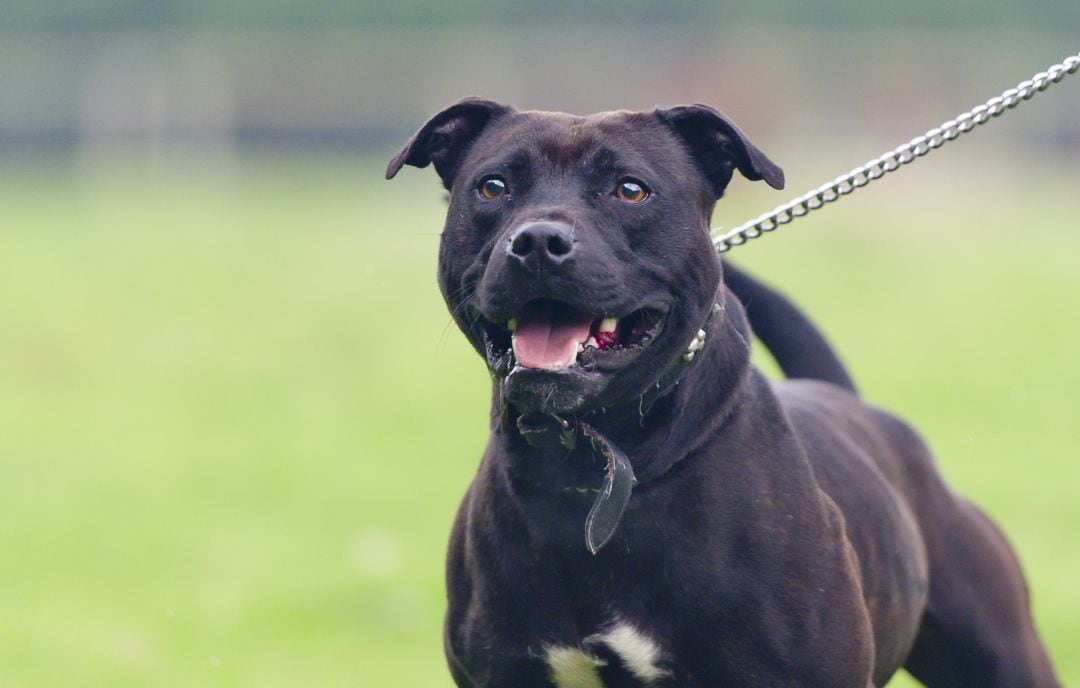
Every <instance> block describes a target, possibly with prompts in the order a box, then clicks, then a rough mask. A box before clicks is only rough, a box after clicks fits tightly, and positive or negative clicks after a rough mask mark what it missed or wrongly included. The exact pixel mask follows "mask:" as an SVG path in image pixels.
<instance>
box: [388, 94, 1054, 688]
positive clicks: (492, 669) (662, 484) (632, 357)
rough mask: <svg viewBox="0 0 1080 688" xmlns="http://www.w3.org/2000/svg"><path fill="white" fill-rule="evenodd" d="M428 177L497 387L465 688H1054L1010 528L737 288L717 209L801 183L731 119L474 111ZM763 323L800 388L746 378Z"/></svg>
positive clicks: (424, 135) (468, 517)
mask: <svg viewBox="0 0 1080 688" xmlns="http://www.w3.org/2000/svg"><path fill="white" fill-rule="evenodd" d="M429 163H433V164H434V166H435V170H436V171H437V172H438V174H439V176H440V177H441V178H442V181H443V184H444V186H445V187H446V188H447V189H448V190H449V191H450V208H449V213H448V215H447V220H446V226H445V229H444V232H443V235H442V244H441V251H440V259H439V285H440V287H441V289H442V292H443V295H444V297H445V299H446V303H447V305H448V306H449V308H450V311H451V313H452V314H453V317H454V319H455V321H456V322H457V324H458V325H459V327H460V328H461V330H462V331H463V332H464V333H465V335H466V336H467V337H468V339H469V341H470V342H471V343H472V345H473V346H474V347H475V348H476V350H477V351H478V352H480V353H481V355H483V356H484V357H485V359H486V360H487V363H488V366H489V369H490V371H491V374H492V377H493V380H494V383H495V384H494V395H493V397H494V399H493V410H492V435H491V439H490V441H489V443H488V447H487V450H486V452H485V454H484V458H483V461H482V463H481V465H480V469H479V472H478V473H477V476H476V478H475V480H474V481H473V483H472V486H471V487H470V488H469V491H468V493H467V494H466V496H465V499H464V502H463V503H462V506H461V510H460V512H459V514H458V518H457V521H456V523H455V525H454V529H453V534H452V536H451V542H450V552H449V562H448V571H447V587H448V594H449V609H448V611H447V616H446V632H445V644H446V654H447V657H448V659H449V665H450V671H451V673H452V674H453V676H454V680H455V681H456V682H457V684H458V685H459V686H474V687H480V686H485V687H486V686H495V687H500V688H503V687H505V688H526V687H531V686H548V687H550V686H556V687H558V688H596V687H601V686H606V687H608V688H611V687H617V686H708V687H716V686H747V687H753V688H763V687H770V686H818V687H820V688H868V687H869V686H883V685H884V684H885V683H886V682H887V681H888V680H889V677H890V676H892V674H893V673H894V672H895V671H896V670H897V669H899V668H900V667H905V668H907V669H908V670H909V671H910V672H911V673H912V674H913V675H914V676H915V677H916V678H918V679H920V680H921V681H923V682H924V683H925V684H926V685H928V686H963V687H965V688H983V687H990V686H1001V687H1005V686H1008V687H1021V686H1023V687H1038V688H1043V687H1048V686H1056V685H1058V684H1057V681H1056V679H1055V677H1054V672H1053V669H1052V668H1051V666H1050V663H1049V660H1048V659H1047V656H1046V653H1045V652H1044V650H1043V648H1042V646H1041V645H1040V642H1039V640H1038V638H1037V636H1036V633H1035V630H1034V628H1033V626H1032V622H1031V619H1030V615H1029V612H1028V596H1027V590H1026V588H1025V584H1024V581H1023V578H1022V576H1021V573H1020V569H1019V566H1018V564H1017V561H1016V559H1015V557H1014V556H1013V554H1012V552H1011V551H1010V550H1009V547H1008V545H1007V544H1006V542H1005V540H1004V539H1003V538H1002V536H1001V535H1000V534H999V533H998V532H997V530H996V529H995V528H994V526H993V525H992V524H991V523H990V522H989V521H988V520H987V519H986V518H985V517H984V516H983V515H982V514H981V513H980V512H979V511H978V510H976V509H975V508H974V507H973V506H972V505H971V504H969V503H967V502H965V501H963V500H962V499H960V498H958V497H957V496H955V495H954V494H953V493H952V492H950V491H949V489H948V488H947V487H946V486H945V485H944V484H943V482H942V480H941V478H940V476H939V475H938V473H937V472H936V470H935V468H934V465H933V462H932V460H931V457H930V454H929V452H928V450H927V449H926V447H925V445H924V444H923V442H922V440H921V439H920V438H919V436H918V435H917V434H916V433H915V432H914V431H913V430H911V429H910V428H909V427H908V426H907V425H905V424H904V423H903V422H901V421H899V420H897V419H896V418H894V417H893V416H891V415H889V414H887V413H885V412H883V411H881V410H879V409H876V408H873V407H871V406H868V405H866V404H864V403H863V402H861V401H860V400H859V398H858V397H857V395H856V394H855V390H854V387H853V385H852V384H851V381H850V379H849V378H848V376H847V373H846V372H844V369H843V367H842V365H841V364H840V363H839V361H837V360H836V357H835V356H834V354H833V353H832V352H831V350H830V349H829V348H828V345H827V344H826V343H825V342H824V340H823V339H822V338H821V336H820V335H819V334H818V333H817V332H816V331H815V330H814V329H813V327H812V326H811V325H810V323H809V322H808V321H807V320H806V319H805V318H803V317H802V316H801V315H800V314H799V312H798V311H797V310H795V309H794V307H792V306H791V305H790V304H789V303H788V302H787V301H786V300H784V299H783V298H782V297H780V296H779V295H778V294H775V293H774V292H772V291H770V290H768V289H767V288H765V287H763V286H761V285H760V284H758V283H756V282H755V281H753V280H751V279H750V278H749V277H747V276H746V275H743V274H740V273H738V272H735V271H733V270H732V268H731V267H730V266H727V265H725V266H724V269H723V272H724V277H725V279H724V280H722V278H721V277H722V276H721V272H722V270H721V264H720V261H719V260H718V259H717V256H716V254H715V252H714V251H713V249H712V246H711V244H710V240H709V220H710V216H711V213H712V209H713V206H714V204H715V202H716V200H717V199H718V198H720V196H721V195H722V194H723V191H724V188H725V187H726V186H727V184H728V182H729V181H730V179H731V176H732V174H733V172H734V171H735V170H738V171H739V172H740V173H742V174H743V175H744V176H746V177H747V178H749V179H753V180H759V179H763V180H765V181H766V182H767V183H769V184H770V185H771V186H773V187H776V188H780V187H782V186H783V173H782V171H781V170H780V168H778V167H777V166H776V165H774V164H773V163H772V162H771V161H770V160H769V159H768V158H766V157H765V155H764V154H762V153H761V151H759V150H758V149H757V148H756V147H755V146H754V145H753V144H751V143H750V141H749V140H748V139H747V138H746V136H745V135H743V134H742V132H740V131H739V130H738V129H737V128H736V127H735V126H734V125H732V124H731V123H730V122H729V121H728V120H726V119H725V118H724V117H723V116H722V115H721V114H720V113H719V112H717V111H715V110H713V109H711V108H709V107H706V106H702V105H695V106H688V107H675V108H670V109H658V110H655V111H653V112H611V113H604V114H599V115H593V116H590V117H574V116H570V115H565V114H557V113H545V112H518V111H516V110H514V109H513V108H510V107H507V106H504V105H499V104H496V103H493V102H490V101H485V100H478V99H466V100H463V101H461V102H459V103H457V104H456V105H453V106H451V107H450V108H448V109H446V110H444V111H443V112H440V113H439V114H437V115H435V117H433V118H432V119H431V120H430V121H429V122H428V123H427V124H425V125H424V126H423V128H421V129H420V131H419V132H417V134H416V135H415V136H414V137H413V138H412V140H410V141H409V142H408V143H407V144H406V145H405V147H404V148H403V150H402V151H401V152H400V153H399V154H398V155H397V156H396V157H395V158H394V159H393V160H392V161H391V162H390V166H389V168H388V170H387V178H390V177H393V176H394V175H395V174H396V173H397V172H398V171H399V170H400V169H401V167H402V166H403V165H406V164H408V165H414V166H417V167H424V166H426V165H428V164H429ZM725 283H726V286H725ZM740 301H741V302H740ZM743 304H745V305H746V307H747V308H748V310H749V316H750V322H751V323H753V325H754V327H755V331H757V332H758V334H759V335H760V336H761V338H762V340H763V341H764V342H765V344H766V345H767V346H768V347H769V348H770V350H772V351H773V352H774V354H775V355H776V356H777V358H778V360H779V361H780V363H781V366H782V367H783V368H784V370H785V373H787V375H788V377H789V378H802V379H788V380H786V381H783V382H779V383H770V382H768V381H767V380H765V379H764V378H763V377H762V376H761V375H760V374H759V373H758V372H757V371H756V370H755V369H753V368H752V367H751V366H750V363H749V355H750V352H749V348H750V344H749V342H750V324H749V323H748V321H747V311H746V310H744V305H743ZM631 489H632V493H631ZM631 494H632V496H631Z"/></svg>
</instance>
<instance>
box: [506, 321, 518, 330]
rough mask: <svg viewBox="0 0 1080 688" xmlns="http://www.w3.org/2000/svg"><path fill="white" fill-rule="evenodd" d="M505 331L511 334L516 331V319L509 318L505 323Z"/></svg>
mask: <svg viewBox="0 0 1080 688" xmlns="http://www.w3.org/2000/svg"><path fill="white" fill-rule="evenodd" d="M506 329H508V330H510V331H511V332H513V331H514V330H516V329H517V318H510V319H509V320H507V321H506Z"/></svg>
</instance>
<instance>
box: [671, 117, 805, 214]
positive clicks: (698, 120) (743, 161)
mask: <svg viewBox="0 0 1080 688" xmlns="http://www.w3.org/2000/svg"><path fill="white" fill-rule="evenodd" d="M656 115H657V117H659V118H660V119H661V121H663V122H665V123H667V124H668V125H669V126H671V127H672V128H674V129H675V131H676V132H677V133H678V134H679V136H681V137H682V139H683V140H684V141H686V145H687V147H688V148H689V149H690V152H691V154H693V156H694V159H695V160H696V161H697V162H698V164H699V165H700V166H701V167H702V169H703V170H704V171H705V174H706V175H707V176H708V178H709V180H710V181H712V183H713V186H714V188H715V190H716V196H717V197H718V198H719V197H720V196H721V195H722V194H723V192H724V188H725V187H727V185H728V182H730V181H731V175H732V173H733V171H734V170H735V169H738V170H739V172H742V174H743V176H744V177H746V178H747V179H749V180H751V181H758V180H760V179H764V180H765V181H766V182H767V183H768V184H769V186H771V187H772V188H774V189H782V188H784V171H783V170H782V169H780V167H779V166H777V164H776V163H774V162H773V161H772V160H769V158H767V157H766V156H765V154H764V153H762V152H761V151H760V150H758V147H757V146H755V145H754V144H752V143H750V139H748V138H747V137H746V134H744V133H742V132H741V131H739V128H738V127H736V126H735V125H734V124H733V123H732V122H731V120H729V119H728V118H727V117H725V116H724V115H723V114H722V113H721V112H719V111H718V110H715V109H713V108H711V107H709V106H708V105H680V106H678V107H673V108H657V109H656Z"/></svg>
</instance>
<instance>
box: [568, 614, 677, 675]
mask: <svg viewBox="0 0 1080 688" xmlns="http://www.w3.org/2000/svg"><path fill="white" fill-rule="evenodd" d="M600 644H603V645H606V646H607V647H608V648H609V649H610V650H611V651H612V652H613V653H615V655H616V656H617V657H618V658H619V660H620V663H621V664H622V665H623V667H625V669H626V670H627V671H629V672H630V674H631V675H633V677H634V678H636V679H637V680H639V681H641V683H642V685H643V686H651V685H653V683H654V682H655V681H658V680H659V679H661V678H664V677H665V676H667V675H668V672H667V671H666V670H664V669H662V668H660V664H659V663H660V660H661V657H662V653H661V651H660V646H659V645H658V644H657V643H656V641H654V640H653V639H652V638H650V637H649V636H647V635H645V634H644V633H643V632H641V631H639V630H638V629H637V628H635V627H634V626H632V625H630V624H628V623H625V622H619V623H616V624H615V625H614V626H613V627H612V628H611V630H608V631H605V632H603V633H597V634H596V635H592V636H589V637H588V638H586V639H585V645H587V646H589V645H591V646H594V647H595V646H596V645H600ZM547 663H548V666H549V667H550V668H551V680H552V682H553V683H554V684H555V685H556V686H557V688H604V683H603V681H602V680H600V669H601V668H603V667H604V666H607V663H606V662H605V661H604V660H602V659H600V658H598V657H595V656H593V655H591V654H589V653H588V652H585V651H584V650H581V649H579V648H576V647H558V646H556V647H549V648H548V649H547Z"/></svg>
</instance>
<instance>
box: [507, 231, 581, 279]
mask: <svg viewBox="0 0 1080 688" xmlns="http://www.w3.org/2000/svg"><path fill="white" fill-rule="evenodd" d="M506 251H507V253H509V254H510V255H511V256H512V257H514V258H517V259H518V260H519V261H521V263H522V264H523V265H525V267H527V268H529V269H530V270H531V269H535V268H543V267H548V268H552V267H557V266H558V265H559V264H560V263H562V262H563V261H564V260H566V259H567V258H569V257H570V256H572V255H574V237H573V230H572V228H571V227H570V225H567V224H563V223H561V222H530V223H529V224H526V225H522V226H520V227H518V228H517V230H516V231H514V233H513V234H511V235H510V245H509V246H508V247H507V249H506Z"/></svg>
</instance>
